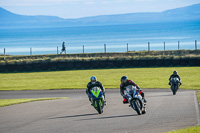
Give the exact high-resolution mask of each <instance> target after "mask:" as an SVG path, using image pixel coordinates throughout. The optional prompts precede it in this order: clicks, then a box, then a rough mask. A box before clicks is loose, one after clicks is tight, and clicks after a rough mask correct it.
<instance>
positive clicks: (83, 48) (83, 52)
mask: <svg viewBox="0 0 200 133" xmlns="http://www.w3.org/2000/svg"><path fill="white" fill-rule="evenodd" d="M84 53H85V51H84V45H83V54H84Z"/></svg>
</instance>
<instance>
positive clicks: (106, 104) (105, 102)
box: [103, 93, 107, 105]
mask: <svg viewBox="0 0 200 133" xmlns="http://www.w3.org/2000/svg"><path fill="white" fill-rule="evenodd" d="M103 96H104V105H107V103H106V96H105V93H104V94H103Z"/></svg>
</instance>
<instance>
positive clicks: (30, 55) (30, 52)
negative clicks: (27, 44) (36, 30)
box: [30, 48, 32, 56]
mask: <svg viewBox="0 0 200 133" xmlns="http://www.w3.org/2000/svg"><path fill="white" fill-rule="evenodd" d="M30 56H32V48H30Z"/></svg>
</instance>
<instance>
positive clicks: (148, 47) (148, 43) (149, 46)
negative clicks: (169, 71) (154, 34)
mask: <svg viewBox="0 0 200 133" xmlns="http://www.w3.org/2000/svg"><path fill="white" fill-rule="evenodd" d="M148 51H150V42H148Z"/></svg>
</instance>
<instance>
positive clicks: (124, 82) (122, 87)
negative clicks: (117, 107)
mask: <svg viewBox="0 0 200 133" xmlns="http://www.w3.org/2000/svg"><path fill="white" fill-rule="evenodd" d="M128 85H133V86H136V88H137V91H139V93H140V95H141V96H142V99H143V101H144V103H146V102H147V101H146V99H145V98H144V92H142V90H141V88H140V87H139V86H138V85H137V84H135V83H134V82H133V81H132V80H128V77H127V76H122V77H121V84H120V94H121V95H122V97H123V98H124V100H123V103H124V104H125V103H128V96H127V95H125V94H124V90H126V87H127V86H128Z"/></svg>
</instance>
